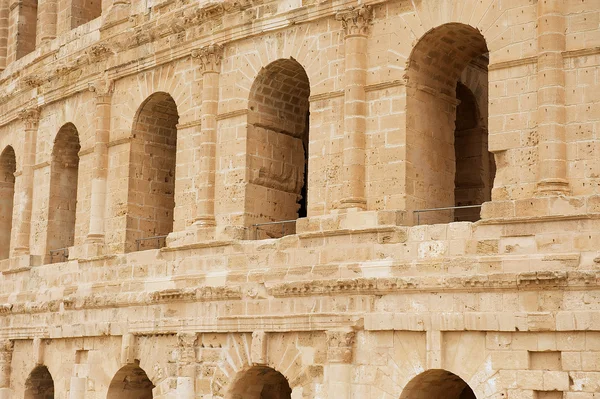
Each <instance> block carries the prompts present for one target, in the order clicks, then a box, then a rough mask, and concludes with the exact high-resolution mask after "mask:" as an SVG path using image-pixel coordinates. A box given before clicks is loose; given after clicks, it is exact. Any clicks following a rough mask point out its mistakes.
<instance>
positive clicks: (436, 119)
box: [406, 23, 495, 224]
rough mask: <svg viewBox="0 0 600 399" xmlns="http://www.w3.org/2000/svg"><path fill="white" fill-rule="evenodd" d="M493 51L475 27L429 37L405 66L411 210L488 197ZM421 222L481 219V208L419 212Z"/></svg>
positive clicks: (450, 28) (441, 30)
mask: <svg viewBox="0 0 600 399" xmlns="http://www.w3.org/2000/svg"><path fill="white" fill-rule="evenodd" d="M488 63H489V60H488V49H487V44H486V41H485V39H484V37H483V35H482V34H481V33H480V32H479V31H478V30H477V29H475V28H473V27H471V26H468V25H464V24H460V23H449V24H445V25H441V26H439V27H437V28H434V29H432V30H430V31H429V32H427V33H426V34H425V35H424V36H423V37H422V38H421V39H420V40H419V42H418V43H417V45H416V46H415V47H414V49H413V51H412V53H411V55H410V57H409V61H408V65H407V72H406V77H407V115H408V117H407V126H406V146H407V148H406V154H407V155H406V156H407V171H406V173H407V205H408V209H410V210H418V209H431V208H442V207H455V206H463V205H480V204H482V203H483V202H484V201H489V200H490V199H491V188H492V187H491V186H492V184H491V183H490V182H493V175H494V173H495V167H493V160H492V161H490V157H491V154H490V153H489V152H488V150H487V119H488V115H487V97H488V89H487V87H488V71H487V67H488ZM420 219H421V223H425V224H427V223H448V222H452V221H465V220H468V221H474V220H477V219H479V210H478V209H477V210H476V211H475V214H473V211H472V210H471V211H467V212H463V211H455V210H450V211H447V210H444V211H435V212H427V213H423V214H422V215H420Z"/></svg>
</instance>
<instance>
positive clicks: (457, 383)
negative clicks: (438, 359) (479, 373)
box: [400, 370, 477, 399]
mask: <svg viewBox="0 0 600 399" xmlns="http://www.w3.org/2000/svg"><path fill="white" fill-rule="evenodd" d="M400 399H477V398H476V396H475V393H474V392H473V390H472V389H471V387H469V385H468V384H467V383H466V382H465V381H464V380H463V379H462V378H460V377H459V376H457V375H456V374H453V373H451V372H449V371H446V370H427V371H425V372H423V373H421V374H419V375H418V376H416V377H415V378H413V379H412V380H410V382H409V383H408V384H406V387H404V389H403V390H402V395H400Z"/></svg>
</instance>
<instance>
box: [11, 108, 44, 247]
mask: <svg viewBox="0 0 600 399" xmlns="http://www.w3.org/2000/svg"><path fill="white" fill-rule="evenodd" d="M39 117H40V111H39V109H38V108H29V109H26V110H23V111H21V113H20V114H19V118H20V119H21V121H22V122H23V124H24V130H25V136H24V140H23V142H22V154H23V160H22V163H21V169H20V170H17V172H16V173H15V177H16V179H15V205H14V212H13V223H14V230H15V232H14V233H13V234H14V236H13V237H14V242H15V246H14V247H13V253H12V257H19V256H27V255H29V240H30V233H31V211H32V208H31V207H32V197H33V166H34V164H35V151H36V142H37V129H38V124H39Z"/></svg>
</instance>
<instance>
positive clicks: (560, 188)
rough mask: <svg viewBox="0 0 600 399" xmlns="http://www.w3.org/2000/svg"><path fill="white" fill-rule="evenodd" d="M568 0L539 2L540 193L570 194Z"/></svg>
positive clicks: (538, 185) (538, 114)
mask: <svg viewBox="0 0 600 399" xmlns="http://www.w3.org/2000/svg"><path fill="white" fill-rule="evenodd" d="M564 7H565V2H564V1H562V0H546V1H539V2H538V4H537V10H538V19H537V43H538V59H537V66H538V67H537V82H538V93H537V98H538V109H537V132H538V135H539V142H538V157H539V162H538V165H539V166H538V167H539V169H538V182H537V194H538V195H558V194H568V193H569V191H570V189H569V182H568V181H567V159H566V158H567V146H566V143H565V118H566V114H565V112H566V110H565V72H564V65H563V55H562V53H563V51H564V50H565V48H566V38H565V29H566V28H565V16H564V10H563V8H564Z"/></svg>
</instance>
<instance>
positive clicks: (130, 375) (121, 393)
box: [106, 364, 154, 399]
mask: <svg viewBox="0 0 600 399" xmlns="http://www.w3.org/2000/svg"><path fill="white" fill-rule="evenodd" d="M153 388H154V384H152V381H150V379H149V378H148V375H147V374H146V372H145V371H144V370H143V369H142V368H141V367H140V366H139V365H137V364H128V365H126V366H124V367H122V368H120V369H119V371H117V372H116V373H115V376H114V377H113V379H112V380H111V382H110V385H109V387H108V393H107V395H106V398H107V399H152V389H153Z"/></svg>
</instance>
